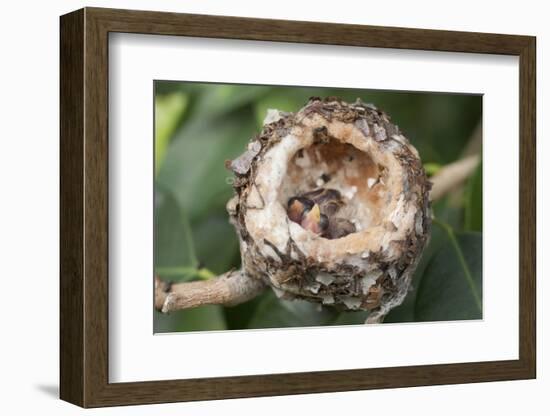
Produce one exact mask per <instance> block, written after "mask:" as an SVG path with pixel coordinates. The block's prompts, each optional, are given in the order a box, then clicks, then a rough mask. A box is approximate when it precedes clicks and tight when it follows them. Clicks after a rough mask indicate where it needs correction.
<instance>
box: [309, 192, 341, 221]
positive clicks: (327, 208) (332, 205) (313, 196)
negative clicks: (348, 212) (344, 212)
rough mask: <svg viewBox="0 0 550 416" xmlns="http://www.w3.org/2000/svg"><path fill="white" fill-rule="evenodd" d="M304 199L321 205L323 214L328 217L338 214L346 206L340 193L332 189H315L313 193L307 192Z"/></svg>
mask: <svg viewBox="0 0 550 416" xmlns="http://www.w3.org/2000/svg"><path fill="white" fill-rule="evenodd" d="M302 197H304V198H307V199H310V200H311V201H313V202H314V203H316V204H319V207H320V209H321V212H322V213H323V214H325V215H328V216H331V215H334V214H336V212H338V210H339V209H340V208H341V207H342V206H343V205H344V200H343V199H342V195H341V194H340V192H339V191H337V190H336V189H331V188H318V189H314V190H313V191H310V192H306V193H305V194H303V195H302Z"/></svg>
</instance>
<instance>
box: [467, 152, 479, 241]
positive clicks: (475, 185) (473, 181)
mask: <svg viewBox="0 0 550 416" xmlns="http://www.w3.org/2000/svg"><path fill="white" fill-rule="evenodd" d="M464 228H465V229H466V230H469V231H482V229H483V172H482V165H481V163H480V164H479V166H478V167H477V169H476V171H475V172H474V174H473V175H472V176H471V177H470V179H469V181H468V185H467V188H466V200H465V204H464Z"/></svg>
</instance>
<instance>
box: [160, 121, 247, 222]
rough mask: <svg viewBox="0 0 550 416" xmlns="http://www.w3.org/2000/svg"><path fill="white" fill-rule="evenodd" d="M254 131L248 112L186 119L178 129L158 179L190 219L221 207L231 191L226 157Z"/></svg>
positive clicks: (239, 150) (237, 150)
mask: <svg viewBox="0 0 550 416" xmlns="http://www.w3.org/2000/svg"><path fill="white" fill-rule="evenodd" d="M255 132H256V129H255V126H254V119H253V117H252V116H251V114H250V113H249V112H243V113H242V114H239V115H232V116H227V117H222V118H220V119H216V120H211V121H208V120H194V121H189V123H186V125H184V127H183V128H182V129H181V130H180V132H178V134H177V136H178V137H177V138H176V139H175V140H174V141H173V142H172V143H171V145H170V148H169V150H168V152H167V154H166V158H165V161H164V164H163V166H162V169H161V170H160V172H159V175H158V182H159V183H161V184H162V185H163V186H164V187H166V188H167V189H170V190H171V191H172V192H173V193H174V195H175V196H176V198H177V200H178V202H179V203H180V204H181V206H182V208H183V209H184V210H185V212H187V213H188V214H189V219H190V220H191V221H192V222H194V221H196V220H197V219H198V218H204V217H206V216H208V215H209V214H211V213H212V212H220V210H223V208H224V207H225V204H226V203H227V201H228V200H229V198H231V196H232V195H233V189H232V187H231V185H230V180H231V179H232V176H233V175H232V174H231V173H230V172H229V171H228V170H227V169H226V168H225V161H226V160H228V159H233V158H235V157H237V156H238V155H240V154H241V153H242V152H243V151H244V150H245V148H246V145H247V143H248V141H249V140H250V138H251V137H252V136H253V135H254V133H255Z"/></svg>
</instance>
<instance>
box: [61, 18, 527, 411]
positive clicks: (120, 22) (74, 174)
mask: <svg viewBox="0 0 550 416" xmlns="http://www.w3.org/2000/svg"><path fill="white" fill-rule="evenodd" d="M60 29H61V45H60V46H61V50H60V52H61V61H60V63H61V178H60V186H61V201H60V204H61V218H60V219H61V243H60V244H61V246H60V252H61V255H60V261H61V267H60V279H61V285H60V298H61V301H60V379H61V386H60V396H61V398H62V399H63V400H66V401H68V402H71V403H74V404H77V405H79V406H83V407H100V406H114V405H130V404H146V403H163V402H177V401H191V400H212V399H225V398H237V397H257V396H270V395H286V394H303V393H320V392H337V391H351V390H362V389H378V388H396V387H409V386H423V385H439V384H454V383H473V382H487V381H498V380H517V379H529V378H535V376H536V333H535V330H536V326H535V311H536V305H535V298H536V296H535V281H536V276H535V260H536V259H535V252H536V250H535V248H536V207H535V201H536V199H535V198H536V190H535V170H536V169H535V166H536V165H535V161H536V151H535V105H536V97H535V91H536V90H535V50H536V48H535V38H534V37H530V36H516V35H500V34H485V33H467V32H451V31H438V30H421V29H404V28H390V27H376V26H361V25H343V24H327V23H315V22H297V21H284V20H264V19H253V18H240V17H225V16H206V15H190V14H176V13H163V12H147V11H130V10H113V9H99V8H85V9H81V10H78V11H75V12H72V13H69V14H67V15H64V16H62V17H61V21H60ZM111 32H124V33H141V34H151V35H173V36H192V37H205V38H223V39H240V40H263V41H278V42H299V43H312V44H330V45H347V46H368V47H379V48H397V49H416V50H430V51H448V52H468V53H483V54H503V55H514V56H518V57H519V66H520V80H519V85H520V92H519V97H520V99H519V102H520V106H519V109H518V111H519V114H520V116H519V117H520V131H519V134H520V143H519V152H520V181H519V183H520V187H519V195H520V207H519V208H520V217H519V218H520V224H519V227H520V228H519V230H520V253H519V255H520V268H519V276H520V278H519V305H520V316H519V359H518V360H507V361H490V362H472V363H458V364H437V365H414V366H405V367H390V368H366V369H354V370H338V371H322V372H307V373H288V374H265V375H253V376H237V377H219V378H202V379H181V380H170V381H146V382H135V383H110V382H109V379H108V361H109V355H108V287H109V285H108V281H109V280H108V279H109V276H108V223H109V215H108V183H109V182H108V175H109V166H108V140H109V138H108V65H109V62H108V35H109V33H111Z"/></svg>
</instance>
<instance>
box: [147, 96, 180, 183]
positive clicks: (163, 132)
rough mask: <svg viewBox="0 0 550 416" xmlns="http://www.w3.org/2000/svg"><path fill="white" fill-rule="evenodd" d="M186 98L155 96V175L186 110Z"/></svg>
mask: <svg viewBox="0 0 550 416" xmlns="http://www.w3.org/2000/svg"><path fill="white" fill-rule="evenodd" d="M187 103H188V98H187V96H186V95H185V94H182V93H171V94H167V95H156V96H155V173H158V171H159V169H160V166H161V164H162V160H163V159H164V155H165V153H166V149H167V147H168V143H169V142H170V139H171V137H172V134H173V133H174V131H175V130H176V127H177V126H178V123H179V121H180V120H181V118H182V117H183V114H184V113H185V109H186V108H187Z"/></svg>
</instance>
